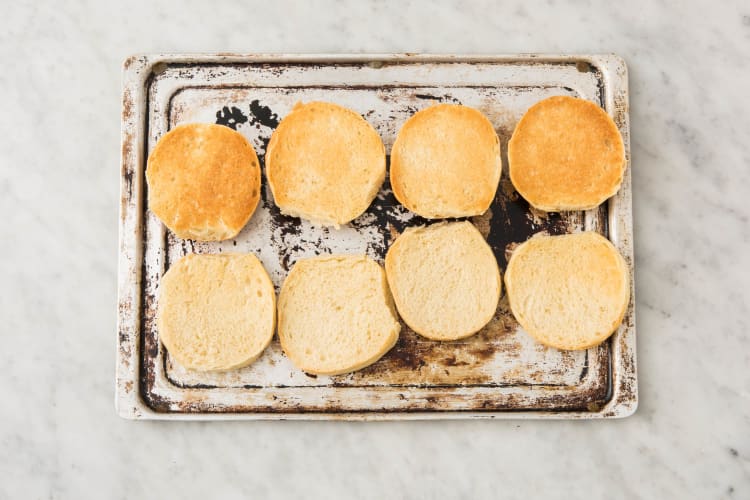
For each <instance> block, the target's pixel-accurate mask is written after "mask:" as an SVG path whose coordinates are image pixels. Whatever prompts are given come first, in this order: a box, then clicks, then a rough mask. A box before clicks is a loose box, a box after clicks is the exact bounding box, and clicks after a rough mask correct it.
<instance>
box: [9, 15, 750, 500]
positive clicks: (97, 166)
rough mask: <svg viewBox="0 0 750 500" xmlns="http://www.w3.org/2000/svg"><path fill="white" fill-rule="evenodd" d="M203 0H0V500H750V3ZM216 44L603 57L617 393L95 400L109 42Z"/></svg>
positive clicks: (113, 146) (109, 209)
mask: <svg viewBox="0 0 750 500" xmlns="http://www.w3.org/2000/svg"><path fill="white" fill-rule="evenodd" d="M217 3H218V5H213V4H214V2H208V1H202V0H199V1H189V2H184V3H183V4H182V5H181V6H180V7H177V6H176V5H177V4H176V3H174V2H158V3H157V2H151V1H129V2H116V3H112V5H105V2H85V3H84V2H82V3H77V4H75V5H74V4H73V2H70V3H69V4H70V6H69V7H63V6H62V3H59V4H58V3H57V2H51V1H43V2H42V1H29V2H12V3H9V4H7V5H5V6H4V8H3V9H2V10H3V14H2V16H0V17H2V20H0V28H2V29H0V61H1V62H2V71H1V72H0V95H2V98H3V99H2V101H3V102H2V109H3V110H2V114H1V115H0V116H2V118H1V119H0V159H1V163H0V213H2V218H3V222H2V224H1V225H0V227H1V228H2V229H1V230H0V234H2V243H3V245H2V247H3V256H2V258H1V259H0V277H1V278H2V281H1V283H2V284H1V285H0V287H1V290H2V293H0V318H2V327H1V329H0V332H1V333H2V344H1V345H2V347H1V348H0V366H2V367H3V368H2V375H0V394H2V403H1V405H2V406H1V408H2V411H0V447H1V449H2V453H0V478H2V479H1V480H0V499H4V498H91V497H93V498H148V497H151V498H179V497H182V498H200V497H208V498H243V497H251V496H252V497H257V498H284V497H287V498H321V497H323V498H360V497H361V498H467V499H475V498H501V497H507V498H541V497H548V498H701V499H707V498H738V499H740V498H743V499H744V498H750V358H749V356H750V333H749V332H748V329H749V328H748V327H749V324H748V315H749V314H748V303H749V302H750V296H749V295H748V291H747V289H748V285H749V284H750V271H748V269H749V268H750V245H749V244H748V243H750V225H749V223H748V216H749V215H750V213H749V212H750V211H749V210H748V208H747V206H748V201H747V199H748V197H750V142H749V141H748V137H749V135H750V100H748V97H747V95H748V91H747V90H748V88H750V4H749V3H747V2H743V1H732V2H729V1H727V2H717V1H712V2H699V1H692V2H679V3H678V2H672V4H673V5H671V6H670V5H667V4H668V2H641V3H640V4H639V5H635V3H636V2H607V3H604V2H602V3H601V5H606V6H597V5H594V4H593V3H591V2H580V3H573V4H563V3H561V2H554V1H549V2H545V3H532V2H523V1H516V2H502V3H500V2H472V3H470V2H468V1H465V2H434V4H433V2H429V1H424V2H393V3H386V2H372V3H366V2H360V3H354V2H352V3H346V2H322V1H316V2H309V3H308V2H305V3H303V2H298V3H297V2H294V3H292V2H250V1H246V2H236V3H235V4H231V3H230V2H217ZM469 4H470V5H469ZM231 50H234V51H258V52H281V51H283V52H337V51H351V52H391V51H394V52H398V51H410V52H419V51H425V52H445V53H449V52H464V53H493V52H500V53H512V52H569V53H576V52H614V53H617V54H620V55H621V56H623V57H624V58H625V59H626V60H627V62H628V64H629V67H630V85H631V127H632V128H631V130H632V153H633V164H632V168H633V181H634V207H635V227H636V234H635V236H636V239H635V244H636V257H637V272H636V280H637V281H636V286H637V300H638V303H637V308H638V356H639V367H638V369H639V374H640V375H639V376H640V394H641V404H640V409H639V410H638V412H637V413H636V415H635V416H633V417H631V418H628V419H626V420H621V421H606V422H528V421H510V422H499V421H472V422H468V421H462V422H400V423H399V422H396V423H375V424H373V423H370V424H366V423H337V422H322V423H321V422H318V423H304V422H256V423H158V422H132V421H125V420H121V419H119V418H118V417H116V416H115V412H114V405H113V399H114V396H113V385H114V384H113V372H114V365H115V363H114V354H115V314H116V307H115V299H116V297H115V290H116V286H115V268H116V257H117V221H118V218H117V205H118V203H117V201H118V182H119V178H118V173H119V169H118V161H119V151H120V145H119V117H120V108H119V106H120V70H121V61H122V60H123V59H124V57H125V56H126V55H128V54H131V53H135V52H156V51H206V52H208V51H231Z"/></svg>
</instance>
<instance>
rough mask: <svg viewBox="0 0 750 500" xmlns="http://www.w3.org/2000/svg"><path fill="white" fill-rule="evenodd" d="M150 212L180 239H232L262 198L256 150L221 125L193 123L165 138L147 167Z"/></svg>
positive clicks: (154, 151)
mask: <svg viewBox="0 0 750 500" xmlns="http://www.w3.org/2000/svg"><path fill="white" fill-rule="evenodd" d="M146 180H147V182H148V204H149V208H150V209H151V211H152V212H153V213H154V214H156V216H157V217H158V218H159V219H161V221H162V222H163V223H164V224H165V225H166V226H167V227H168V228H169V229H170V230H172V232H173V233H175V234H176V235H177V236H179V237H180V238H189V239H194V240H203V241H219V240H225V239H228V238H233V237H235V236H236V235H237V233H239V232H240V230H241V229H242V228H243V227H244V226H245V224H247V221H248V220H250V216H252V215H253V212H254V211H255V208H256V207H257V205H258V200H259V199H260V166H259V163H258V157H257V156H256V154H255V150H254V149H253V147H252V146H251V145H250V143H249V142H247V140H246V139H245V138H244V137H243V136H242V134H240V133H239V132H236V131H234V130H232V129H230V128H228V127H224V126H222V125H212V124H205V123H191V124H187V125H179V126H177V127H175V128H174V129H172V130H171V131H169V132H167V133H166V134H164V135H163V136H162V137H161V139H159V142H157V143H156V146H155V147H154V150H153V151H152V152H151V155H150V156H149V157H148V167H147V168H146Z"/></svg>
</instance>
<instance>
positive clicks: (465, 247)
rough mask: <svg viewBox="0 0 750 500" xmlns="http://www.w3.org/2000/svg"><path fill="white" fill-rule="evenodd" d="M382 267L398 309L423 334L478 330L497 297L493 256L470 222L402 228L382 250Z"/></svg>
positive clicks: (449, 335) (446, 336)
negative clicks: (400, 232)
mask: <svg viewBox="0 0 750 500" xmlns="http://www.w3.org/2000/svg"><path fill="white" fill-rule="evenodd" d="M385 270H386V274H387V276H388V284H389V285H390V287H391V292H392V293H393V298H394V300H395V302H396V308H397V309H398V312H399V314H400V315H401V317H402V318H403V320H404V321H405V322H406V324H407V325H409V327H411V329H412V330H414V331H415V332H417V333H418V334H420V335H422V336H424V337H427V338H429V339H434V340H456V339H460V338H464V337H468V336H470V335H472V334H474V333H476V332H478V331H479V330H480V329H481V328H482V327H483V326H485V325H486V324H487V323H488V322H489V321H490V320H491V319H492V317H493V316H494V314H495V310H496V309H497V303H498V301H499V300H500V291H501V287H502V282H501V280H500V270H499V269H498V267H497V260H496V259H495V255H494V254H493V253H492V249H491V248H490V247H489V245H487V242H486V241H484V238H482V235H481V234H480V233H479V230H477V228H476V227H474V225H473V224H471V223H470V222H453V223H441V224H435V225H432V226H428V227H417V228H409V229H407V230H406V231H404V232H403V234H401V236H399V237H398V239H396V241H395V242H394V243H393V245H392V246H391V248H390V249H389V250H388V254H387V255H386V257H385Z"/></svg>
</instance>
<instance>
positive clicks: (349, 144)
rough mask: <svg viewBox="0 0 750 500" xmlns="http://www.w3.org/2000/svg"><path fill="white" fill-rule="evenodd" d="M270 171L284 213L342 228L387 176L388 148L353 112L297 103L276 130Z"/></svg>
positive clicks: (269, 157) (321, 104)
mask: <svg viewBox="0 0 750 500" xmlns="http://www.w3.org/2000/svg"><path fill="white" fill-rule="evenodd" d="M265 161H266V175H267V176H268V184H269V186H270V187H271V192H272V193H273V199H274V201H275V203H276V205H277V206H278V207H279V209H280V210H281V212H282V213H285V214H287V215H292V216H295V217H302V218H303V219H307V220H310V221H312V222H314V223H317V224H322V225H329V226H331V225H332V226H338V225H340V224H346V223H347V222H350V221H351V220H353V219H356V218H357V217H359V216H360V215H362V213H363V212H364V211H365V210H367V207H369V206H370V203H372V200H373V199H374V198H375V195H377V194H378V191H379V190H380V186H381V185H382V184H383V181H384V180H385V147H384V146H383V141H382V140H381V139H380V136H379V135H378V133H377V132H376V131H375V129H374V128H372V126H371V125H370V124H369V123H367V122H366V121H365V120H364V118H362V117H361V116H360V115H358V114H357V113H355V112H354V111H352V110H350V109H347V108H343V107H341V106H337V105H336V104H331V103H327V102H311V103H308V104H297V106H295V107H294V110H293V111H292V112H291V113H290V114H289V115H287V116H286V117H285V118H284V119H283V120H282V121H281V123H280V124H279V126H278V127H277V128H276V130H275V131H274V132H273V135H272V136H271V141H270V142H269V143H268V151H267V153H266V160H265Z"/></svg>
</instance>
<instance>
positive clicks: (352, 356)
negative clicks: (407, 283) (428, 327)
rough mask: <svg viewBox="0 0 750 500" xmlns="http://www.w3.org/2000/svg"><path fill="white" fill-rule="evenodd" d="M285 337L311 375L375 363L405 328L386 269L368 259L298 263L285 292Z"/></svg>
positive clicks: (282, 316) (299, 363)
mask: <svg viewBox="0 0 750 500" xmlns="http://www.w3.org/2000/svg"><path fill="white" fill-rule="evenodd" d="M278 313H279V339H280V340H281V347H282V348H283V349H284V352H285V353H286V355H287V356H288V357H289V359H291V360H292V362H293V363H294V364H295V365H296V366H297V367H299V368H300V369H301V370H304V371H306V372H308V373H314V374H321V375H337V374H341V373H347V372H352V371H355V370H359V369H360V368H364V367H366V366H368V365H371V364H372V363H374V362H375V361H377V360H378V359H380V358H381V357H382V356H383V354H385V353H386V352H388V351H389V350H390V349H391V347H393V346H394V344H395V343H396V341H397V340H398V332H399V330H400V329H401V325H400V324H399V322H398V319H397V316H396V311H395V309H394V307H393V300H392V299H391V294H390V292H389V291H388V284H387V283H386V279H385V273H384V272H383V268H382V267H380V265H378V263H377V262H375V261H374V260H372V259H369V258H367V257H365V256H352V255H338V256H331V255H328V256H321V257H315V258H311V259H304V260H300V261H298V262H297V263H296V264H295V265H294V267H293V268H292V270H291V272H290V273H289V276H287V278H286V280H285V281H284V286H283V287H282V288H281V293H280V294H279V309H278Z"/></svg>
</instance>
